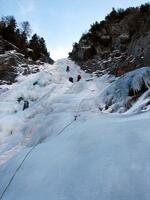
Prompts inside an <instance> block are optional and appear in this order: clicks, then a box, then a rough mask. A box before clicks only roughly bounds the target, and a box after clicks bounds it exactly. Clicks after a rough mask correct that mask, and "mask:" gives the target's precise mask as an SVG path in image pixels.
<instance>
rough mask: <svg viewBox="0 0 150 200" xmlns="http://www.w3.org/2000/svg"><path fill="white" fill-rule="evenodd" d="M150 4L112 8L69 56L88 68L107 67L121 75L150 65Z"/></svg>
mask: <svg viewBox="0 0 150 200" xmlns="http://www.w3.org/2000/svg"><path fill="white" fill-rule="evenodd" d="M149 16H150V4H145V5H142V6H141V7H139V8H129V9H127V10H118V11H115V10H113V11H112V12H111V13H110V14H109V15H108V16H106V18H105V20H104V21H102V22H100V23H98V22H96V23H95V24H93V25H92V26H91V29H90V30H89V32H88V33H87V34H84V35H82V37H81V39H80V41H79V43H75V44H74V45H73V50H72V52H71V53H70V54H69V57H70V58H71V59H72V60H74V61H75V62H76V63H77V64H79V65H80V66H81V67H82V69H84V70H87V71H88V72H95V71H99V72H100V73H101V72H102V71H103V70H105V71H108V72H110V73H113V74H115V75H117V76H120V75H122V74H124V73H126V72H128V71H131V70H133V69H136V68H140V67H141V66H148V65H150V17H149Z"/></svg>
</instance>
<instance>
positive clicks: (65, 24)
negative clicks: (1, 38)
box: [0, 0, 148, 59]
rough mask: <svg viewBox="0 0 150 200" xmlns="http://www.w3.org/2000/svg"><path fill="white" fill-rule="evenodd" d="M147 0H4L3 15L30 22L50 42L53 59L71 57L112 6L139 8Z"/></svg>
mask: <svg viewBox="0 0 150 200" xmlns="http://www.w3.org/2000/svg"><path fill="white" fill-rule="evenodd" d="M146 2H148V1H145V0H7V1H6V0H0V16H6V15H14V16H15V18H16V20H17V21H18V23H19V22H22V21H29V22H30V24H31V27H32V30H33V32H36V33H37V34H38V35H40V36H41V37H44V39H45V40H46V44H47V48H48V50H49V51H50V54H51V57H52V58H53V59H59V58H63V57H67V56H68V52H69V51H71V49H72V44H73V43H74V42H78V41H79V39H80V37H81V35H82V34H83V33H86V32H87V31H88V30H89V28H90V24H93V23H94V22H95V21H101V20H103V19H104V17H105V16H106V14H108V13H109V12H110V11H111V10H112V7H115V8H127V7H129V6H139V5H141V4H144V3H146Z"/></svg>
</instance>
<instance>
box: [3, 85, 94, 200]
mask: <svg viewBox="0 0 150 200" xmlns="http://www.w3.org/2000/svg"><path fill="white" fill-rule="evenodd" d="M87 89H88V88H87ZM88 90H90V93H89V94H88V95H86V96H85V97H84V98H83V99H82V100H81V101H80V103H79V105H78V109H77V112H76V113H77V114H76V115H75V116H74V119H73V120H72V121H71V122H70V123H68V124H67V125H66V126H65V127H63V128H62V129H61V130H60V131H59V132H58V134H57V135H60V134H61V133H62V132H64V131H65V129H67V128H68V127H69V126H71V125H72V124H73V122H75V121H76V120H77V118H78V117H79V116H80V115H79V111H80V106H81V104H82V102H83V101H84V100H85V99H87V97H88V96H89V95H90V94H91V93H92V92H94V91H95V90H91V89H88ZM38 144H39V143H37V144H36V145H34V146H33V147H32V148H31V149H30V150H29V151H28V153H27V154H26V155H25V157H24V158H23V160H22V161H21V163H20V165H19V166H18V167H17V168H16V170H15V172H14V174H13V175H12V177H11V179H10V181H9V182H8V184H7V186H6V187H5V189H4V191H3V192H2V194H1V196H0V200H2V199H3V197H4V195H5V193H6V191H7V189H8V188H9V186H10V185H11V183H12V181H13V179H14V178H15V176H16V174H17V172H18V171H19V170H20V168H21V167H22V165H23V163H24V162H25V160H26V159H27V157H28V156H29V155H30V154H31V153H32V151H33V150H34V149H35V148H36V146H38Z"/></svg>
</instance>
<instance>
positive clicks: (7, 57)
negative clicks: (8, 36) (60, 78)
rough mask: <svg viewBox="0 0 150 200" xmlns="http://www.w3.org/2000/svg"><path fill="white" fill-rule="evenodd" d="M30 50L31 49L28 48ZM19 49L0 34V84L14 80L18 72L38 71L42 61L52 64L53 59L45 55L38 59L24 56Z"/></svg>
mask: <svg viewBox="0 0 150 200" xmlns="http://www.w3.org/2000/svg"><path fill="white" fill-rule="evenodd" d="M29 51H32V49H29ZM18 52H19V49H18V48H17V47H16V46H15V45H13V44H12V43H10V42H8V41H6V40H4V39H3V38H2V37H1V36H0V85H1V84H12V83H14V82H16V78H17V76H18V75H19V74H23V75H28V74H30V73H36V72H38V71H39V65H41V64H43V63H45V62H46V63H50V64H53V63H54V61H53V60H52V59H51V58H50V57H46V56H45V55H42V56H41V59H40V60H38V61H32V60H31V59H27V58H25V56H24V55H23V54H21V53H18Z"/></svg>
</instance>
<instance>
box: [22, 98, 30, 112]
mask: <svg viewBox="0 0 150 200" xmlns="http://www.w3.org/2000/svg"><path fill="white" fill-rule="evenodd" d="M27 108H29V102H28V101H27V100H26V101H24V105H23V110H25V109H27Z"/></svg>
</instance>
